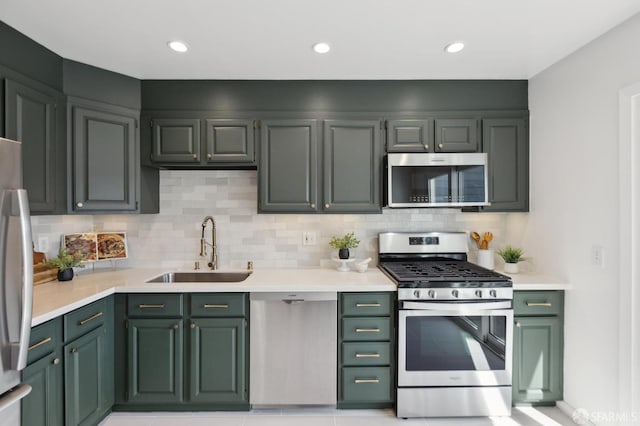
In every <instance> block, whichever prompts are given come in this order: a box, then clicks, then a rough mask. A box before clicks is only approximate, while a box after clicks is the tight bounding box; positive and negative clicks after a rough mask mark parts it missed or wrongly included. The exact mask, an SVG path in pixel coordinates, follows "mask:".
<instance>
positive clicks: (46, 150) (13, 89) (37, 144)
mask: <svg viewBox="0 0 640 426" xmlns="http://www.w3.org/2000/svg"><path fill="white" fill-rule="evenodd" d="M56 102H57V101H56V98H55V96H54V95H52V94H48V93H44V92H42V91H39V90H36V89H33V88H31V87H28V86H25V85H23V84H20V83H17V82H15V81H12V80H9V79H6V80H5V123H6V132H5V135H6V137H7V138H9V139H14V140H18V141H20V142H22V164H23V170H24V173H23V181H24V188H25V189H27V192H28V194H29V206H30V208H31V211H32V212H33V213H50V212H54V210H55V209H56V187H55V184H56V166H57V164H56V150H57V144H58V138H57V136H56V121H57V103H56Z"/></svg>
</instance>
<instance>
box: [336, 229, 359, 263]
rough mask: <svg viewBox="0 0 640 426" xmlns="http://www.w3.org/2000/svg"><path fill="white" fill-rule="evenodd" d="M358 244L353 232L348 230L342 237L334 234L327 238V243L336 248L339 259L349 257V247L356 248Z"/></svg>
mask: <svg viewBox="0 0 640 426" xmlns="http://www.w3.org/2000/svg"><path fill="white" fill-rule="evenodd" d="M359 244H360V240H358V239H357V238H356V236H355V233H353V232H350V233H348V234H345V235H344V236H342V237H336V236H335V235H334V236H332V237H331V239H330V240H329V245H330V246H331V247H332V248H334V249H336V250H338V257H339V258H340V259H348V258H349V249H352V248H356V247H358V245H359Z"/></svg>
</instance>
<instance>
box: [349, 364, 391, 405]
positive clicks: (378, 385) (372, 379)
mask: <svg viewBox="0 0 640 426" xmlns="http://www.w3.org/2000/svg"><path fill="white" fill-rule="evenodd" d="M342 399H343V401H345V402H385V401H391V369H390V368H389V367H344V368H343V369H342Z"/></svg>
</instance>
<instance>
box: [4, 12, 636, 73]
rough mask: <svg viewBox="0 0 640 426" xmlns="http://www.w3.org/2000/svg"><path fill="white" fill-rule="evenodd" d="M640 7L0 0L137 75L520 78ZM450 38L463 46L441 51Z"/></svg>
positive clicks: (55, 39) (68, 42)
mask: <svg viewBox="0 0 640 426" xmlns="http://www.w3.org/2000/svg"><path fill="white" fill-rule="evenodd" d="M638 12H640V1H638V0H609V1H607V0H322V1H320V0H316V1H313V2H312V1H309V0H108V1H104V0H81V1H78V0H55V1H50V0H45V1H43V0H0V20H2V21H4V22H5V23H7V24H9V25H10V26H12V27H14V28H16V29H17V30H19V31H20V32H22V33H24V34H26V35H27V36H29V37H31V38H32V39H34V40H36V41H37V42H39V43H41V44H43V45H44V46H46V47H47V48H49V49H51V50H53V51H54V52H56V53H57V54H59V55H60V56H62V57H64V58H68V59H73V60H76V61H79V62H84V63H87V64H91V65H94V66H97V67H101V68H105V69H108V70H112V71H117V72H120V73H123V74H126V75H130V76H132V77H137V78H141V79H527V78H530V77H532V76H533V75H535V74H537V73H538V72H540V71H542V70H543V69H545V68H546V67H548V66H549V65H551V64H553V63H554V62H556V61H558V60H560V59H562V58H563V57H565V56H567V55H568V54H569V53H571V52H573V51H575V50H576V49H578V48H579V47H581V46H583V45H585V44H586V43H588V42H589V41H591V40H593V39H595V38H596V37H598V36H600V35H601V34H603V33H604V32H606V31H607V30H609V29H611V28H613V27H614V26H616V25H618V24H619V23H621V22H622V21H624V20H626V19H627V18H629V17H631V16H632V15H634V14H636V13H638ZM173 39H180V40H184V41H185V42H186V43H187V44H188V45H189V46H190V48H191V49H190V51H189V52H188V53H185V54H177V53H174V52H172V51H170V50H169V49H168V48H167V46H166V43H167V42H168V41H169V40H173ZM455 40H463V41H465V42H466V44H467V48H466V49H465V50H464V51H462V52H461V53H458V54H455V55H452V54H446V53H444V51H443V48H444V46H445V45H446V44H447V43H449V42H451V41H455ZM317 41H327V42H329V43H330V44H331V46H332V50H331V52H329V53H328V54H326V55H318V54H316V53H314V52H313V51H312V50H311V45H312V44H314V43H315V42H317Z"/></svg>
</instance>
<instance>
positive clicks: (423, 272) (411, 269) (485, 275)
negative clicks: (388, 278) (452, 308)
mask: <svg viewBox="0 0 640 426" xmlns="http://www.w3.org/2000/svg"><path fill="white" fill-rule="evenodd" d="M381 266H382V267H383V268H384V269H385V270H386V271H387V272H388V273H390V274H391V275H392V276H393V277H394V278H395V279H396V280H398V281H441V282H445V281H452V282H453V281H492V280H496V279H498V280H504V279H505V277H504V276H503V275H501V274H498V273H496V272H493V271H490V270H488V269H485V268H482V267H480V266H478V265H474V264H473V263H469V262H466V261H460V260H451V261H449V260H438V261H411V262H383V263H382V264H381Z"/></svg>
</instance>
